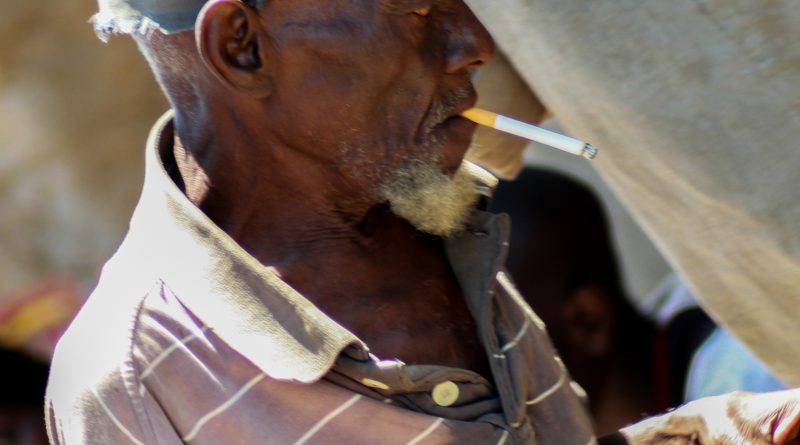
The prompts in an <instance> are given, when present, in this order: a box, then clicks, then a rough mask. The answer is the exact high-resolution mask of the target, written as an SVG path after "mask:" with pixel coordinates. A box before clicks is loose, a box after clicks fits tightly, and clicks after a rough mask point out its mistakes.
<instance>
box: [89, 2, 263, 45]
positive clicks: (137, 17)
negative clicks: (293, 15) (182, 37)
mask: <svg viewBox="0 0 800 445" xmlns="http://www.w3.org/2000/svg"><path fill="white" fill-rule="evenodd" d="M207 1H208V0H98V6H99V10H98V12H97V14H95V16H94V17H93V18H92V23H93V24H94V28H95V31H96V32H97V35H98V36H99V37H100V38H101V39H103V40H108V38H109V36H111V35H112V34H134V33H143V32H146V31H148V30H151V29H158V30H160V31H162V32H165V33H174V32H180V31H186V30H189V29H192V28H194V24H195V20H197V15H198V14H199V13H200V10H201V9H203V6H204V5H205V4H206V3H207ZM265 1H266V0H250V1H246V0H245V3H248V4H250V5H252V6H260V5H261V4H262V3H264V2H265Z"/></svg>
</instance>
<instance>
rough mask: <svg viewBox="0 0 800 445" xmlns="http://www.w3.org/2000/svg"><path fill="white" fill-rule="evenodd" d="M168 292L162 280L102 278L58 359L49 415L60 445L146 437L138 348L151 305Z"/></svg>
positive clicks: (54, 363) (59, 350)
mask: <svg viewBox="0 0 800 445" xmlns="http://www.w3.org/2000/svg"><path fill="white" fill-rule="evenodd" d="M112 275H113V274H112ZM165 292H168V291H167V290H166V285H165V284H164V282H163V281H162V280H161V279H154V280H151V281H149V282H147V281H144V280H139V281H138V282H132V281H128V280H121V281H120V280H116V279H112V277H110V276H105V277H102V278H101V280H100V283H99V284H98V287H97V288H96V290H95V291H94V292H93V293H92V295H91V296H90V297H89V299H88V300H87V301H86V304H85V305H84V307H83V308H82V309H81V311H80V312H79V314H78V315H77V317H76V318H75V320H74V321H73V322H72V324H71V326H70V327H69V329H67V331H66V333H65V334H64V336H63V337H62V338H61V340H60V341H59V343H58V346H57V348H56V352H55V355H54V357H53V361H52V366H51V372H50V380H49V382H48V387H47V396H46V415H47V426H48V431H49V434H50V437H51V440H53V442H54V443H57V444H58V443H64V442H67V443H70V442H73V441H77V442H79V443H117V440H124V441H128V440H127V439H128V438H129V436H131V435H132V436H135V437H145V435H144V432H143V430H142V429H141V428H140V425H142V418H141V416H142V415H143V413H145V412H146V411H147V410H146V406H148V402H147V401H146V397H144V395H143V394H142V391H141V383H140V374H141V363H140V362H141V357H139V356H138V355H137V353H136V350H137V346H136V345H137V343H139V341H138V340H137V339H139V338H140V337H141V334H140V332H139V331H140V330H141V329H142V328H141V324H142V323H143V321H142V320H143V318H146V317H145V316H144V315H143V314H144V313H145V312H146V308H147V306H148V305H149V302H151V301H160V300H162V299H163V296H164V294H165ZM120 425H122V426H124V427H123V428H120ZM120 435H121V436H120ZM123 436H124V437H123ZM107 439H108V441H106V442H103V441H104V440H107ZM98 441H99V442H98Z"/></svg>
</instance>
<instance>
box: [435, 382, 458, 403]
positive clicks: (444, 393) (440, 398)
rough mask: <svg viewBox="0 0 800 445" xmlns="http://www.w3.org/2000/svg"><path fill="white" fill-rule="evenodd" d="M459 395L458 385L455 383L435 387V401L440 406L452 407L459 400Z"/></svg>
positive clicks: (440, 384)
mask: <svg viewBox="0 0 800 445" xmlns="http://www.w3.org/2000/svg"><path fill="white" fill-rule="evenodd" d="M458 393H459V391H458V385H456V384H455V383H453V382H444V383H439V384H438V385H436V386H434V387H433V401H434V402H436V404H437V405H439V406H450V405H452V404H454V403H456V401H457V400H458Z"/></svg>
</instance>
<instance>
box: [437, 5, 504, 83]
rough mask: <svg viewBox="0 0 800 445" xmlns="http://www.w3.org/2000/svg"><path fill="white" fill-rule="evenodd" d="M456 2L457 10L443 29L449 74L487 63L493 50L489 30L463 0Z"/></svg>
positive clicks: (492, 40) (492, 56)
mask: <svg viewBox="0 0 800 445" xmlns="http://www.w3.org/2000/svg"><path fill="white" fill-rule="evenodd" d="M457 3H458V6H457V10H456V11H454V12H455V13H454V14H453V15H452V16H450V17H449V19H450V20H448V25H447V27H446V29H445V32H446V35H447V39H448V42H447V54H446V57H447V59H446V67H445V70H446V71H447V72H448V73H450V74H453V73H458V72H459V71H462V70H467V71H471V70H473V69H476V68H480V67H482V66H484V65H486V64H488V63H489V62H491V61H492V59H493V58H494V51H495V47H494V39H492V36H491V35H490V34H489V31H487V30H486V28H485V27H484V26H483V24H482V23H481V22H480V20H478V18H477V17H475V14H473V13H472V11H471V10H470V9H469V7H468V6H467V5H466V4H464V2H463V1H461V0H458V2H457Z"/></svg>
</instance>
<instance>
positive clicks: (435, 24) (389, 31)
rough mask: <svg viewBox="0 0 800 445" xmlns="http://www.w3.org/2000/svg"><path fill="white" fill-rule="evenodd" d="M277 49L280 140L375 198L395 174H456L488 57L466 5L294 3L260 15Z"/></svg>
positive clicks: (396, 0) (412, 0)
mask: <svg viewBox="0 0 800 445" xmlns="http://www.w3.org/2000/svg"><path fill="white" fill-rule="evenodd" d="M262 20H264V25H265V27H266V28H265V29H268V30H269V34H270V35H269V37H270V40H271V43H272V45H273V47H272V48H271V50H270V53H271V57H273V60H267V61H266V63H272V64H273V66H274V71H273V72H274V82H275V89H274V94H273V95H272V96H271V97H270V99H269V100H268V101H267V102H266V106H267V107H268V110H267V115H268V116H269V119H270V122H268V123H267V125H268V126H269V127H270V128H271V129H274V130H273V131H274V132H275V133H277V134H276V135H275V136H276V137H277V138H279V139H280V140H281V141H283V142H285V143H287V144H288V145H290V146H291V147H292V148H294V149H296V150H299V151H301V152H303V153H305V154H307V155H308V156H311V157H315V158H319V159H320V160H322V161H324V162H329V163H330V164H331V166H332V167H334V169H335V170H336V171H337V172H338V175H339V177H340V178H341V179H342V181H343V182H345V185H346V187H349V188H350V189H352V190H353V191H354V192H355V193H366V194H368V195H369V194H372V195H374V194H375V193H377V191H378V188H379V187H380V186H381V185H382V184H383V183H385V182H386V181H389V180H390V177H391V176H392V174H394V172H396V171H398V169H400V168H403V167H407V166H408V165H412V164H419V163H428V164H430V163H431V162H433V163H435V164H436V165H437V166H438V167H439V169H440V170H441V171H442V172H443V173H445V174H447V175H452V174H453V173H454V172H455V171H456V170H457V169H458V167H459V165H460V163H461V159H462V157H463V154H464V152H465V151H466V150H467V148H468V146H469V144H470V142H471V138H472V133H473V132H474V129H475V126H474V124H472V123H471V122H469V121H467V120H466V119H464V118H460V117H458V115H459V114H460V112H462V111H464V110H465V109H467V108H470V107H471V106H472V105H474V102H475V99H476V97H475V91H474V89H473V88H472V85H471V82H470V72H471V70H473V69H475V68H477V67H479V66H481V65H483V64H485V63H487V62H488V61H489V60H490V59H491V58H492V55H493V51H494V47H493V42H492V41H491V38H490V37H489V35H488V33H487V32H486V30H485V29H484V28H483V27H482V25H480V23H479V22H478V21H477V19H476V18H475V17H474V16H473V15H472V13H471V12H470V11H469V9H468V8H467V6H466V5H465V4H464V3H463V1H462V0H439V1H434V0H330V1H326V2H323V3H322V6H321V3H320V2H319V0H293V1H291V2H277V1H276V2H268V4H267V6H266V8H265V10H264V14H262Z"/></svg>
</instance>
